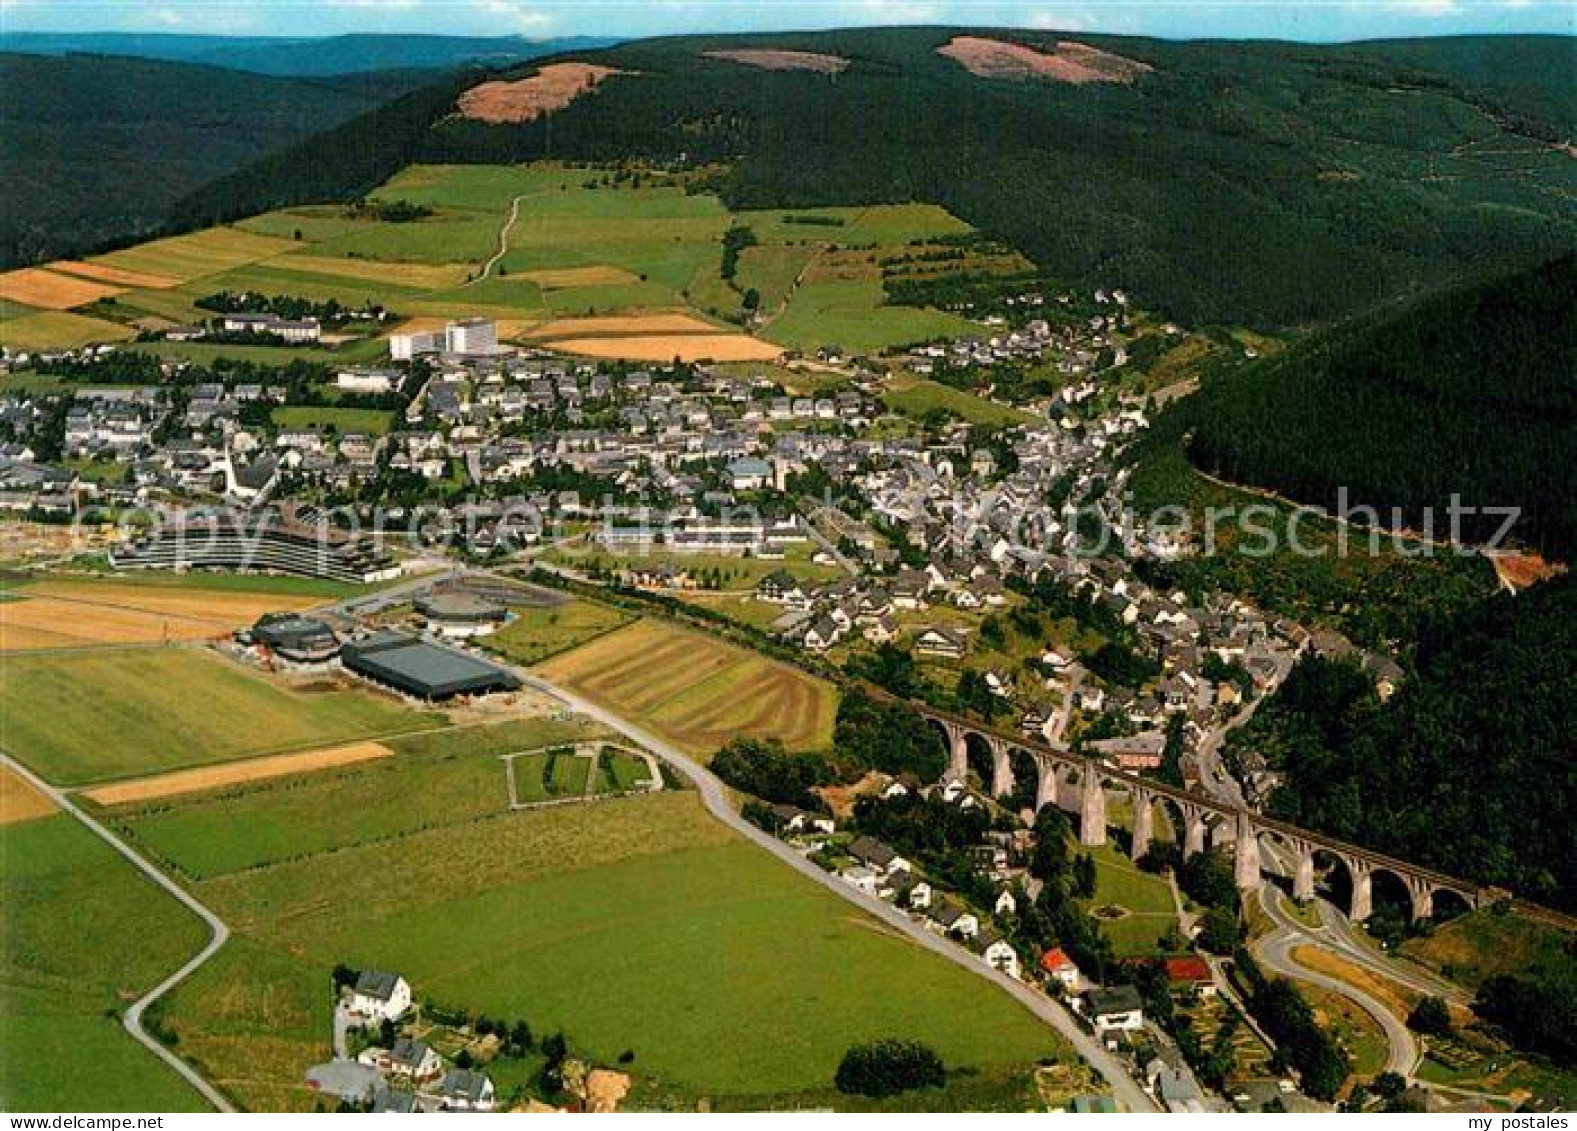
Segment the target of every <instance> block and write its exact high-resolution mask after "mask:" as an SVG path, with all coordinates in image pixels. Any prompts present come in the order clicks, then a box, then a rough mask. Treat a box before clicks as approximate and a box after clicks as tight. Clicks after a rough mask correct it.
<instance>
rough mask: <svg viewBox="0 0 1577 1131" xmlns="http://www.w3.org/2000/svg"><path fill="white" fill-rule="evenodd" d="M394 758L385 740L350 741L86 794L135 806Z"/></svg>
mask: <svg viewBox="0 0 1577 1131" xmlns="http://www.w3.org/2000/svg"><path fill="white" fill-rule="evenodd" d="M392 757H394V751H393V750H391V749H390V748H389V747H387V746H385V745H383V743H381V742H350V743H346V744H345V745H343V746H326V747H324V748H322V749H320V750H303V751H301V752H300V753H299V754H276V755H274V756H273V757H272V758H249V759H247V760H246V761H244V762H230V763H228V764H226V765H222V766H202V767H199V768H197V769H193V770H177V771H175V772H174V773H170V774H156V775H154V776H153V777H151V778H136V779H134V780H132V781H128V782H120V783H118V784H116V785H106V786H100V787H99V788H98V789H90V790H88V791H86V793H84V794H83V796H85V797H86V798H87V799H88V800H89V801H92V802H94V803H96V804H99V805H131V804H134V803H136V802H141V801H153V800H158V799H162V798H166V797H179V796H181V795H182V794H188V793H203V792H206V791H208V790H212V789H223V788H224V787H226V786H234V785H246V784H248V783H251V782H258V781H268V780H270V779H273V778H282V777H290V776H292V775H295V774H310V773H312V772H314V771H317V770H328V769H337V768H339V767H342V766H352V765H357V764H359V763H361V762H370V761H373V760H375V759H378V758H392Z"/></svg>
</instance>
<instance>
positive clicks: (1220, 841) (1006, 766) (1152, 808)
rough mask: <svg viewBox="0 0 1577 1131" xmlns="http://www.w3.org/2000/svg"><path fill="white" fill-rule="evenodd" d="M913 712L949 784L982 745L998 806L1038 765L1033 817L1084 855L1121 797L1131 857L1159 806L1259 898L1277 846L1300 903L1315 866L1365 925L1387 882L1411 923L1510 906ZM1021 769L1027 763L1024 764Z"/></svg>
mask: <svg viewBox="0 0 1577 1131" xmlns="http://www.w3.org/2000/svg"><path fill="white" fill-rule="evenodd" d="M910 705H911V706H912V707H913V708H914V709H915V711H917V712H918V713H919V714H920V715H922V716H923V717H924V718H926V719H928V720H929V721H930V722H931V723H932V724H933V725H934V726H936V727H937V728H939V729H940V731H941V733H942V736H943V737H944V739H945V740H946V745H947V749H948V753H949V758H948V775H949V776H951V777H958V778H962V777H964V776H965V775H966V774H967V773H968V770H969V744H970V742H971V741H974V742H976V743H978V744H979V745H980V746H981V747H983V748H984V749H985V750H986V751H988V752H989V754H990V757H991V768H992V772H991V781H990V791H991V794H992V796H994V797H999V796H1001V795H1002V794H1004V793H1009V792H1011V791H1012V790H1013V788H1014V785H1015V775H1014V767H1013V762H1014V758H1013V755H1014V753H1015V752H1022V753H1023V754H1025V755H1028V757H1029V758H1030V759H1031V760H1033V762H1034V765H1035V774H1036V780H1035V809H1036V811H1037V812H1038V811H1039V810H1040V809H1041V808H1043V807H1044V806H1047V805H1055V806H1057V807H1058V808H1060V809H1063V810H1065V811H1067V812H1069V813H1074V814H1077V815H1078V826H1079V840H1080V842H1081V843H1082V844H1084V845H1087V846H1092V847H1093V846H1095V845H1101V844H1105V843H1106V832H1107V819H1106V806H1107V800H1108V797H1109V795H1111V794H1119V795H1125V796H1126V798H1127V800H1128V803H1129V805H1130V806H1131V807H1132V811H1133V840H1132V847H1131V852H1132V855H1133V857H1134V858H1135V859H1138V858H1139V857H1141V856H1143V855H1144V854H1145V853H1146V852H1147V851H1148V850H1149V848H1150V845H1151V843H1152V842H1153V841H1154V839H1155V819H1156V808H1157V806H1166V807H1167V808H1168V809H1169V811H1170V813H1171V815H1172V817H1173V821H1174V827H1176V828H1178V829H1179V830H1180V832H1181V837H1180V840H1181V842H1182V852H1183V858H1184V859H1187V858H1188V857H1190V856H1193V855H1194V854H1195V853H1198V852H1203V851H1205V850H1206V849H1207V848H1210V847H1214V846H1217V845H1226V844H1230V845H1231V846H1232V853H1233V859H1234V870H1235V874H1236V877H1237V883H1238V887H1239V888H1240V889H1243V890H1245V891H1252V890H1255V889H1257V888H1258V887H1259V886H1260V885H1261V884H1262V883H1263V882H1264V877H1263V871H1262V868H1261V848H1262V844H1263V843H1264V842H1266V841H1270V842H1273V843H1275V844H1276V845H1278V846H1279V847H1280V848H1281V849H1282V850H1283V851H1284V852H1285V854H1286V857H1287V858H1288V859H1289V860H1291V861H1292V868H1293V875H1292V891H1293V896H1294V897H1295V898H1296V899H1298V900H1306V899H1312V898H1313V897H1314V884H1315V868H1316V862H1317V858H1319V857H1322V856H1323V857H1325V858H1327V859H1330V860H1333V861H1334V862H1336V863H1337V864H1339V865H1340V866H1341V867H1343V868H1345V869H1346V872H1347V875H1348V878H1349V879H1350V880H1351V889H1352V897H1351V903H1350V905H1349V907H1348V915H1349V917H1350V918H1351V919H1352V920H1353V921H1354V922H1362V921H1363V920H1365V919H1367V918H1368V917H1369V915H1370V913H1371V912H1372V911H1373V907H1374V904H1373V891H1374V889H1373V883H1374V879H1375V877H1376V876H1377V875H1380V874H1388V875H1390V876H1392V877H1395V879H1397V880H1399V881H1400V882H1401V884H1402V886H1403V887H1405V888H1406V890H1407V895H1408V898H1409V900H1410V903H1411V906H1412V914H1413V918H1414V919H1426V918H1429V917H1430V916H1432V915H1433V914H1434V909H1435V898H1436V896H1438V895H1440V894H1442V893H1449V894H1450V895H1452V896H1454V897H1455V898H1457V899H1460V900H1461V901H1462V902H1463V903H1464V904H1465V905H1466V906H1467V907H1468V908H1469V909H1473V908H1477V907H1480V906H1484V905H1487V904H1489V903H1492V902H1494V901H1496V900H1498V899H1502V898H1505V897H1506V894H1507V893H1505V892H1503V891H1501V890H1499V889H1495V888H1489V887H1486V886H1485V885H1482V884H1478V883H1474V882H1472V881H1470V880H1462V879H1458V878H1457V877H1455V876H1448V875H1445V874H1443V873H1440V872H1434V871H1431V870H1430V869H1428V868H1422V867H1419V866H1418V865H1416V864H1410V863H1408V862H1407V861H1405V860H1398V859H1396V858H1394V857H1391V856H1386V855H1384V854H1382V853H1378V852H1374V851H1372V850H1370V849H1367V848H1360V847H1359V846H1357V845H1353V844H1347V843H1345V842H1343V841H1339V840H1335V839H1333V838H1331V837H1327V836H1322V835H1321V834H1319V833H1312V832H1308V831H1307V830H1304V829H1300V828H1298V827H1296V826H1294V825H1289V824H1285V823H1283V822H1281V821H1275V820H1271V819H1270V818H1268V817H1264V816H1261V815H1260V814H1258V813H1255V812H1253V811H1251V810H1249V809H1244V808H1239V807H1237V806H1234V805H1230V804H1228V803H1226V802H1222V801H1218V800H1216V799H1215V798H1212V797H1208V796H1206V795H1204V794H1202V793H1196V792H1193V791H1192V790H1186V789H1179V788H1177V787H1175V786H1170V785H1165V784H1163V783H1161V782H1156V781H1150V780H1148V779H1146V778H1141V777H1139V776H1138V775H1136V774H1131V773H1127V772H1125V771H1122V770H1118V769H1115V768H1113V767H1111V766H1108V765H1105V764H1104V763H1101V762H1099V761H1096V760H1095V759H1092V758H1087V757H1084V756H1082V755H1078V754H1074V753H1072V752H1071V751H1069V750H1067V749H1065V748H1061V747H1056V746H1051V745H1048V744H1045V743H1042V742H1037V741H1034V740H1031V739H1027V738H1025V737H1024V736H1022V735H1017V734H1009V733H1005V732H1003V731H999V730H995V729H992V728H990V727H986V726H983V725H981V724H980V723H977V722H975V721H974V720H972V719H966V718H963V717H962V716H958V715H953V714H950V713H948V712H945V711H941V710H939V709H937V708H934V707H931V706H928V705H926V704H922V703H914V702H911V703H910ZM1021 764H1022V763H1021Z"/></svg>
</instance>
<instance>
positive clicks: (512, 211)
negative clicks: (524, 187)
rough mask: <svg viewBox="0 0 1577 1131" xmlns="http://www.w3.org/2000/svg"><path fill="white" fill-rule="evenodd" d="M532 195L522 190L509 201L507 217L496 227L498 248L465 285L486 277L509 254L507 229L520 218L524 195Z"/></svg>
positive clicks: (473, 283) (470, 284) (470, 285)
mask: <svg viewBox="0 0 1577 1131" xmlns="http://www.w3.org/2000/svg"><path fill="white" fill-rule="evenodd" d="M534 195H536V194H535V193H529V192H523V193H521V194H520V195H519V196H517V197H515V199H514V200H511V201H510V202H509V218H508V219H507V220H505V221H504V226H503V227H502V228H500V229H498V250H497V251H495V252H494V253H493V258H491V259H489V260H488V261H487V262H486V263H484V264H482V270H481V272H480V273H479V274H478V275H477V277H476V278H474V279H472V280H471V281H470V282H469V283H467V284H465V285H466V286H468V287H474V286H476V284H478V283H480V282H481V281H482V280H483V279H485V278H487V277H488V276H489V275H491V274H492V273H493V268H494V267H497V266H498V261H499V260H501V259H503V258H504V256H506V255H508V254H509V229H511V228H513V227H514V226H515V221H516V220H518V219H520V202H521V201H522V200H524V199H526V197H528V196H534Z"/></svg>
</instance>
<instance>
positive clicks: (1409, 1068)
mask: <svg viewBox="0 0 1577 1131" xmlns="http://www.w3.org/2000/svg"><path fill="white" fill-rule="evenodd" d="M1259 898H1260V905H1261V906H1262V907H1264V909H1265V911H1266V913H1267V914H1269V915H1270V917H1271V919H1272V920H1274V921H1275V923H1276V929H1275V930H1274V931H1272V932H1271V933H1270V934H1268V935H1266V936H1265V937H1264V938H1262V939H1260V940H1259V942H1257V943H1255V944H1254V956H1255V957H1256V958H1257V959H1258V960H1259V961H1260V963H1261V964H1263V965H1264V966H1266V967H1267V968H1269V969H1270V970H1272V971H1274V972H1275V973H1277V974H1281V975H1283V976H1285V977H1288V978H1294V979H1296V980H1298V981H1300V982H1308V983H1310V984H1311V985H1315V986H1319V987H1320V988H1322V989H1326V990H1330V991H1331V992H1332V993H1335V994H1339V995H1340V996H1342V997H1344V998H1346V999H1347V1000H1348V1001H1351V1002H1353V1003H1354V1004H1355V1005H1357V1006H1358V1007H1359V1008H1360V1009H1362V1010H1363V1011H1364V1012H1365V1013H1367V1014H1369V1015H1370V1016H1372V1017H1373V1018H1374V1019H1375V1020H1376V1021H1377V1022H1379V1025H1380V1028H1381V1029H1382V1030H1383V1032H1384V1034H1385V1039H1386V1044H1387V1045H1388V1046H1389V1047H1390V1052H1389V1054H1388V1055H1387V1057H1386V1062H1385V1070H1386V1071H1387V1072H1395V1073H1397V1074H1398V1075H1400V1076H1402V1077H1403V1078H1404V1079H1407V1078H1411V1077H1412V1075H1413V1070H1414V1069H1415V1068H1417V1067H1418V1061H1419V1059H1420V1053H1419V1049H1418V1042H1417V1041H1415V1040H1414V1039H1413V1034H1412V1032H1411V1031H1409V1029H1408V1028H1407V1026H1406V1025H1405V1024H1404V1023H1403V1021H1402V1019H1401V1018H1399V1017H1397V1016H1396V1014H1394V1013H1392V1012H1391V1011H1390V1010H1389V1009H1387V1008H1386V1007H1385V1006H1384V1005H1383V1004H1382V1003H1381V1002H1380V1001H1379V999H1377V998H1375V997H1374V996H1372V995H1371V994H1369V993H1367V992H1365V991H1364V990H1361V989H1359V988H1358V987H1357V986H1354V985H1352V984H1350V983H1348V982H1344V981H1342V980H1341V979H1340V978H1333V977H1331V976H1329V975H1327V974H1321V973H1320V972H1319V971H1317V970H1310V969H1309V968H1308V967H1307V966H1304V965H1303V964H1302V963H1300V962H1298V961H1297V959H1295V958H1293V957H1292V951H1293V949H1294V948H1296V947H1299V946H1307V945H1310V944H1311V943H1312V944H1313V945H1315V946H1324V945H1325V944H1324V942H1323V941H1321V940H1316V939H1314V938H1312V937H1311V936H1310V934H1309V931H1308V928H1306V927H1304V926H1303V925H1302V924H1301V923H1299V922H1297V921H1296V920H1295V919H1293V918H1291V917H1290V916H1289V915H1287V913H1286V912H1285V911H1283V910H1282V908H1281V889H1280V888H1278V887H1276V886H1275V885H1274V884H1266V885H1265V886H1264V887H1262V888H1261V889H1260V892H1259Z"/></svg>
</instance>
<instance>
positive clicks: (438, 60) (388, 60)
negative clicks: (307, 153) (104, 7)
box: [0, 32, 613, 76]
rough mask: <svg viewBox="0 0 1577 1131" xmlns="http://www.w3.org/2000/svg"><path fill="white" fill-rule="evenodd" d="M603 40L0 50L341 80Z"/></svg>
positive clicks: (149, 39) (169, 40)
mask: <svg viewBox="0 0 1577 1131" xmlns="http://www.w3.org/2000/svg"><path fill="white" fill-rule="evenodd" d="M611 42H613V41H612V40H610V39H595V38H590V37H585V36H575V37H570V38H565V39H544V40H532V39H525V38H523V37H521V36H517V35H500V36H463V35H367V34H359V35H333V36H322V37H313V38H287V37H274V36H237V37H232V36H215V35H158V34H144V33H136V32H14V33H12V34H9V35H0V51H11V52H25V53H27V54H30V55H80V54H93V55H130V56H134V57H136V58H141V59H166V60H172V61H176V62H183V63H200V64H202V65H204V66H209V67H228V68H230V69H232V70H237V71H254V72H256V73H257V74H263V75H297V76H303V75H318V76H322V75H348V74H359V73H364V72H367V71H396V70H452V69H455V68H458V67H467V66H479V65H485V66H508V65H510V64H513V63H519V62H521V61H523V60H526V59H536V58H539V57H541V56H543V55H551V54H554V53H556V52H563V51H584V50H590V49H593V48H597V47H603V46H606V45H607V44H609V43H611Z"/></svg>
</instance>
